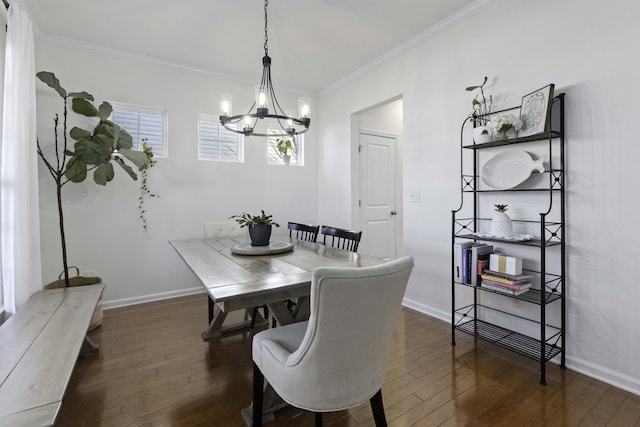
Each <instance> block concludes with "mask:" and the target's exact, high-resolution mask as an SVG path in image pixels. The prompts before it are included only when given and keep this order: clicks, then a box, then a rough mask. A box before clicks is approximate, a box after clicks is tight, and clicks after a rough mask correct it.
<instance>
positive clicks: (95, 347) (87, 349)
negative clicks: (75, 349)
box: [80, 335, 100, 357]
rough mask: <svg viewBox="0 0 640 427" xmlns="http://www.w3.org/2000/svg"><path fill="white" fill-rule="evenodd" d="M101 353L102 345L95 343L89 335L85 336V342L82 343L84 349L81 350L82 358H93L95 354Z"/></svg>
mask: <svg viewBox="0 0 640 427" xmlns="http://www.w3.org/2000/svg"><path fill="white" fill-rule="evenodd" d="M99 351H100V345H99V344H96V343H94V342H93V341H92V340H91V338H89V336H88V335H85V336H84V341H83V342H82V348H81V349H80V356H82V357H87V356H91V355H93V354H98V352H99Z"/></svg>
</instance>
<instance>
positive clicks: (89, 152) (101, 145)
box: [36, 71, 153, 287]
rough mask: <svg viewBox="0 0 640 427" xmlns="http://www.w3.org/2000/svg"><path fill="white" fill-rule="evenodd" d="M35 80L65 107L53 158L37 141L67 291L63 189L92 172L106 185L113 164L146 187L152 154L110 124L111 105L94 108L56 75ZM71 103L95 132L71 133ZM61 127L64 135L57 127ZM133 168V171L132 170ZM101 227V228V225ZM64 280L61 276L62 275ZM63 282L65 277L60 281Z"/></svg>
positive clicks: (89, 99)
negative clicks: (54, 209) (51, 191)
mask: <svg viewBox="0 0 640 427" xmlns="http://www.w3.org/2000/svg"><path fill="white" fill-rule="evenodd" d="M36 77H37V78H38V79H39V80H40V81H42V82H43V83H45V84H46V85H47V86H49V87H50V88H51V89H53V90H54V91H55V92H57V93H58V95H60V97H61V98H62V103H63V115H62V123H60V118H59V117H58V114H57V113H56V114H55V116H54V119H53V122H54V142H53V155H52V156H50V157H53V158H52V159H50V158H48V157H47V155H46V154H45V151H48V150H47V149H45V150H43V149H42V147H41V145H40V139H39V138H38V139H37V140H36V144H37V152H38V155H39V156H40V158H41V159H42V161H43V163H44V165H45V166H46V169H47V171H48V172H49V174H50V175H51V177H52V178H53V181H54V183H55V186H56V196H57V197H56V198H57V204H58V219H59V221H58V223H59V227H60V241H61V244H62V264H63V268H64V271H63V273H64V284H65V286H66V287H69V286H71V285H73V283H72V281H71V280H70V279H69V268H70V267H69V265H68V263H67V241H66V238H65V232H64V215H63V209H62V208H63V205H62V189H63V187H64V186H65V185H66V184H68V183H69V182H76V183H79V182H83V181H84V180H85V179H86V178H87V176H88V172H89V171H93V181H94V182H95V183H96V184H98V185H106V184H107V183H108V182H110V181H112V180H113V178H114V176H115V170H114V167H113V163H116V164H118V165H119V166H120V167H121V168H122V169H123V170H124V171H125V172H126V173H127V174H128V175H129V176H130V177H131V178H132V179H133V180H137V179H138V176H137V174H136V172H135V171H134V168H133V167H135V168H137V169H138V171H141V172H142V173H143V176H144V177H145V179H144V185H145V186H146V185H147V179H146V172H147V169H148V168H149V167H151V166H152V165H153V160H152V157H153V151H152V150H151V149H150V148H147V149H145V150H144V151H136V150H132V147H133V140H132V138H131V135H129V133H128V132H127V131H126V130H125V129H123V128H122V127H120V126H118V124H116V123H114V122H113V121H111V120H109V117H110V116H111V113H112V111H113V108H112V106H111V104H109V103H108V102H102V104H100V106H98V107H96V106H94V105H93V101H94V98H93V96H92V95H91V94H89V93H87V92H67V91H66V90H65V89H64V88H63V87H62V86H61V85H60V81H59V80H58V78H57V77H56V76H55V74H54V73H51V72H48V71H40V72H39V73H37V74H36ZM68 101H71V109H72V111H73V112H75V113H77V114H80V115H82V116H85V117H89V118H91V119H92V120H93V121H94V123H93V126H94V127H93V128H92V129H82V128H80V127H77V126H76V127H73V128H72V129H71V130H68V128H67V126H68V123H67V120H68V107H69V102H68ZM60 125H62V129H61V132H60V133H59V132H58V127H59V126H60ZM69 138H70V139H72V140H74V141H75V143H74V145H73V150H72V149H71V147H69V142H68V141H69ZM132 166H133V167H132ZM141 218H142V221H143V226H144V228H145V230H146V221H145V220H144V212H142V213H141ZM98 226H99V225H98ZM61 276H62V275H61ZM60 281H62V277H60Z"/></svg>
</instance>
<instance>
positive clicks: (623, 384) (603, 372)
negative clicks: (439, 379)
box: [402, 298, 640, 396]
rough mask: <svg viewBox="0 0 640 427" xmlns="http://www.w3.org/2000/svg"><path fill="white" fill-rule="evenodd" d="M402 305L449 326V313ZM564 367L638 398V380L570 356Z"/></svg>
mask: <svg viewBox="0 0 640 427" xmlns="http://www.w3.org/2000/svg"><path fill="white" fill-rule="evenodd" d="M402 305H403V306H405V307H407V308H411V309H413V310H416V311H419V312H420V313H423V314H426V315H428V316H431V317H435V318H436V319H440V320H442V321H445V322H447V323H449V324H451V313H450V312H446V311H442V310H436V309H434V308H433V307H430V306H428V305H424V304H421V303H418V302H416V301H413V300H410V299H407V298H405V299H403V300H402ZM559 360H560V359H559V357H556V358H555V359H554V360H552V362H554V363H558V364H559V363H560V362H559ZM566 366H567V368H568V369H571V370H573V371H576V372H579V373H581V374H583V375H586V376H588V377H590V378H594V379H596V380H599V381H602V382H604V383H607V384H609V385H612V386H614V387H617V388H619V389H621V390H625V391H628V392H629V393H633V394H637V395H639V396H640V378H634V377H630V376H629V375H625V374H622V373H620V372H617V371H614V370H611V369H609V368H605V367H603V366H600V365H596V364H593V363H591V362H587V361H584V360H582V359H580V358H577V357H571V356H570V355H567V356H566Z"/></svg>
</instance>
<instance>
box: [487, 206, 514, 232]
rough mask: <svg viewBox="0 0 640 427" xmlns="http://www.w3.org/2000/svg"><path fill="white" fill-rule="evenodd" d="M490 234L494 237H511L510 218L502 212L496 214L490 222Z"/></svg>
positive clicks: (511, 225) (511, 226)
mask: <svg viewBox="0 0 640 427" xmlns="http://www.w3.org/2000/svg"><path fill="white" fill-rule="evenodd" d="M491 234H493V235H494V236H495V237H506V238H509V237H513V224H512V223H511V218H510V217H509V215H507V214H506V213H504V212H496V213H495V215H494V216H493V219H492V220H491Z"/></svg>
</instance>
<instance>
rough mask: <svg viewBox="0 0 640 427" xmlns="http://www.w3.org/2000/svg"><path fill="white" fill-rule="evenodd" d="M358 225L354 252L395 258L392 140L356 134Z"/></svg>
mask: <svg viewBox="0 0 640 427" xmlns="http://www.w3.org/2000/svg"><path fill="white" fill-rule="evenodd" d="M359 140H360V141H359V144H360V147H359V150H360V224H361V228H362V231H363V233H362V241H361V243H360V248H359V249H358V252H362V253H365V254H367V255H370V256H374V257H378V258H384V259H395V257H396V222H397V212H396V139H395V138H394V137H389V136H382V135H375V134H370V133H360V135H359Z"/></svg>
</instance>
